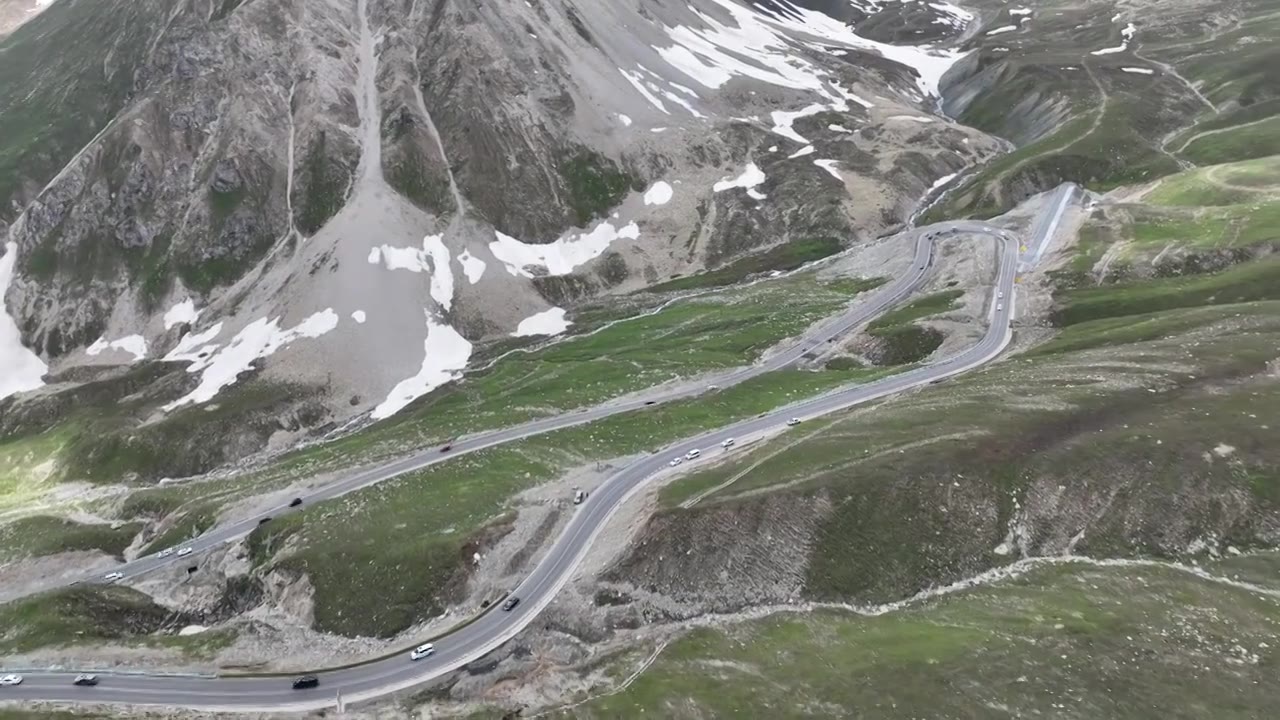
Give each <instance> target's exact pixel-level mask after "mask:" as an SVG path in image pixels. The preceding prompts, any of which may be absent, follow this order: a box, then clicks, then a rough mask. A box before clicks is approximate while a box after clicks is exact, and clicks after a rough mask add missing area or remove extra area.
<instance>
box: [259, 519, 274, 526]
mask: <svg viewBox="0 0 1280 720" xmlns="http://www.w3.org/2000/svg"><path fill="white" fill-rule="evenodd" d="M269 522H271V518H269V517H264V518H262V519H261V520H259V521H258V524H259V525H266V524H267V523H269Z"/></svg>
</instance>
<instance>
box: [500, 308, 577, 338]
mask: <svg viewBox="0 0 1280 720" xmlns="http://www.w3.org/2000/svg"><path fill="white" fill-rule="evenodd" d="M572 324H573V323H571V322H569V321H568V320H566V319H565V317H564V308H558V307H553V308H551V309H550V310H544V311H542V312H540V313H538V314H537V315H530V316H529V317H527V318H525V319H523V320H521V321H520V324H519V325H517V326H516V331H515V332H513V333H511V335H512V336H513V337H529V336H531V335H559V334H560V333H562V332H564V331H565V330H568V329H569V326H570V325H572Z"/></svg>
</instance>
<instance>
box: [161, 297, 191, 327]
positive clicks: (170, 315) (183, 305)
mask: <svg viewBox="0 0 1280 720" xmlns="http://www.w3.org/2000/svg"><path fill="white" fill-rule="evenodd" d="M199 319H200V311H199V310H196V303H195V301H194V300H191V299H187V300H183V301H182V302H180V303H178V304H177V305H174V306H173V307H171V308H169V310H168V311H167V312H165V314H164V329H165V330H169V329H171V328H173V326H174V325H182V324H184V323H185V324H187V325H194V324H195V322H196V320H199Z"/></svg>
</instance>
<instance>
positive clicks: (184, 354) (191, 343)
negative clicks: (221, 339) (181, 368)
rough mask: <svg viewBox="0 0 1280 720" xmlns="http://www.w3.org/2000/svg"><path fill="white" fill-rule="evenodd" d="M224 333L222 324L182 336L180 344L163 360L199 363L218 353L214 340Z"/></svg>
mask: <svg viewBox="0 0 1280 720" xmlns="http://www.w3.org/2000/svg"><path fill="white" fill-rule="evenodd" d="M221 332H222V323H220V322H219V323H214V324H213V327H210V328H208V329H207V330H204V331H203V332H198V333H195V334H192V333H190V332H188V333H187V334H186V335H183V336H182V339H181V340H179V341H178V344H177V345H176V346H174V348H173V349H172V350H170V351H169V354H168V355H165V356H164V358H162V359H163V360H165V361H166V362H198V361H200V360H203V359H204V358H207V357H208V356H210V355H212V354H213V353H214V352H216V351H217V349H218V345H217V344H216V343H214V342H213V339H214V338H216V337H218V335H219V334H220V333H221Z"/></svg>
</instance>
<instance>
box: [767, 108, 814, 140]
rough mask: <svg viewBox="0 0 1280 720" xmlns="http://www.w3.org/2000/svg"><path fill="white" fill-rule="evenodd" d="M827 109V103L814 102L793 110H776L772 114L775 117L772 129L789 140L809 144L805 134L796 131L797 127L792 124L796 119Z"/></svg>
mask: <svg viewBox="0 0 1280 720" xmlns="http://www.w3.org/2000/svg"><path fill="white" fill-rule="evenodd" d="M826 109H827V106H826V105H819V104H817V103H814V104H812V105H809V106H807V107H805V108H803V109H800V110H796V111H793V112H787V111H785V110H774V111H773V113H772V114H771V117H772V118H773V127H772V128H770V129H771V130H773V131H774V132H775V133H777V134H779V135H781V136H782V137H784V138H787V139H789V140H795V141H796V142H798V143H800V144H801V145H807V144H808V143H809V141H808V140H806V139H805V138H804V136H803V135H801V134H800V133H798V132H796V131H795V128H793V127H792V125H793V124H794V123H795V121H796V120H799V119H800V118H803V117H809V116H810V115H817V114H818V113H820V112H823V111H824V110H826Z"/></svg>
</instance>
